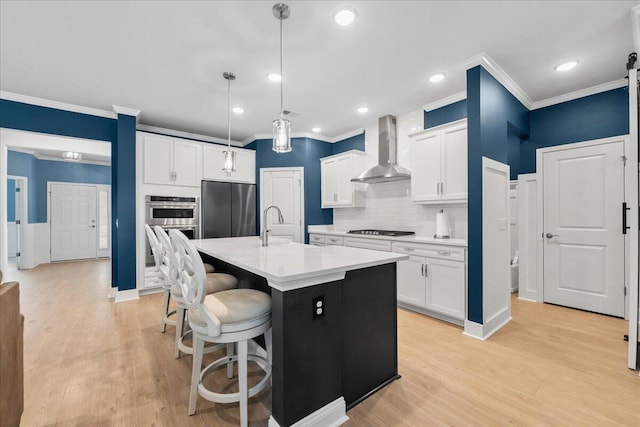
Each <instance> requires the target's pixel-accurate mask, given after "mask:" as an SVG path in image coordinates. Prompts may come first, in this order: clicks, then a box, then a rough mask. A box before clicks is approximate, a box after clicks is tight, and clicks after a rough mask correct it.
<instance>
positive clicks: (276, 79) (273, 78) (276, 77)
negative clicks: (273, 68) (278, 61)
mask: <svg viewBox="0 0 640 427" xmlns="http://www.w3.org/2000/svg"><path fill="white" fill-rule="evenodd" d="M267 78H268V79H269V81H272V82H274V83H278V82H280V81H282V76H281V75H280V74H278V73H270V74H267Z"/></svg>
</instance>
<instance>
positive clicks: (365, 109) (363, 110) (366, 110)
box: [356, 107, 369, 114]
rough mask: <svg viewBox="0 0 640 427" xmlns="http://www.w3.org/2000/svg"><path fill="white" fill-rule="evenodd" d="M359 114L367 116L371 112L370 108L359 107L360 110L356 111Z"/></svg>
mask: <svg viewBox="0 0 640 427" xmlns="http://www.w3.org/2000/svg"><path fill="white" fill-rule="evenodd" d="M356 111H357V112H358V113H360V114H365V113H367V112H368V111H369V108H368V107H358V109H357V110H356Z"/></svg>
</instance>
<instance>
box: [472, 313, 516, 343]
mask: <svg viewBox="0 0 640 427" xmlns="http://www.w3.org/2000/svg"><path fill="white" fill-rule="evenodd" d="M510 321H511V314H510V310H503V311H502V312H500V313H499V314H498V315H497V316H495V317H493V318H492V319H491V321H490V322H488V323H485V324H480V323H476V322H472V321H471V320H465V321H464V332H463V333H462V335H466V336H468V337H471V338H475V339H477V340H480V341H486V340H488V339H489V337H491V335H493V334H495V333H496V332H498V331H499V330H500V328H502V327H503V326H504V325H506V324H507V323H509V322H510Z"/></svg>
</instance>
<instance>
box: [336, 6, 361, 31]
mask: <svg viewBox="0 0 640 427" xmlns="http://www.w3.org/2000/svg"><path fill="white" fill-rule="evenodd" d="M333 20H334V21H336V24H338V25H340V26H341V27H346V26H348V25H351V24H353V22H354V21H355V20H356V10H355V9H354V8H353V7H351V6H342V7H340V8H339V9H337V10H336V11H335V12H334V13H333Z"/></svg>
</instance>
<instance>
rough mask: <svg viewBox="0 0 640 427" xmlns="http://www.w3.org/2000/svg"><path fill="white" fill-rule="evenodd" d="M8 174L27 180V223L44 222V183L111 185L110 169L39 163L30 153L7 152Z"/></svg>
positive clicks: (71, 163)
mask: <svg viewBox="0 0 640 427" xmlns="http://www.w3.org/2000/svg"><path fill="white" fill-rule="evenodd" d="M7 166H8V174H9V175H18V176H26V177H27V179H28V184H27V185H28V189H29V190H28V195H29V207H28V209H29V212H28V213H27V218H28V222H29V223H30V224H31V223H37V222H47V182H79V183H87V184H105V185H109V184H111V167H110V166H100V165H90V164H86V163H73V162H57V161H52V160H38V159H36V158H35V157H34V156H32V155H31V154H27V153H20V152H17V151H11V150H9V155H8V158H7Z"/></svg>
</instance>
